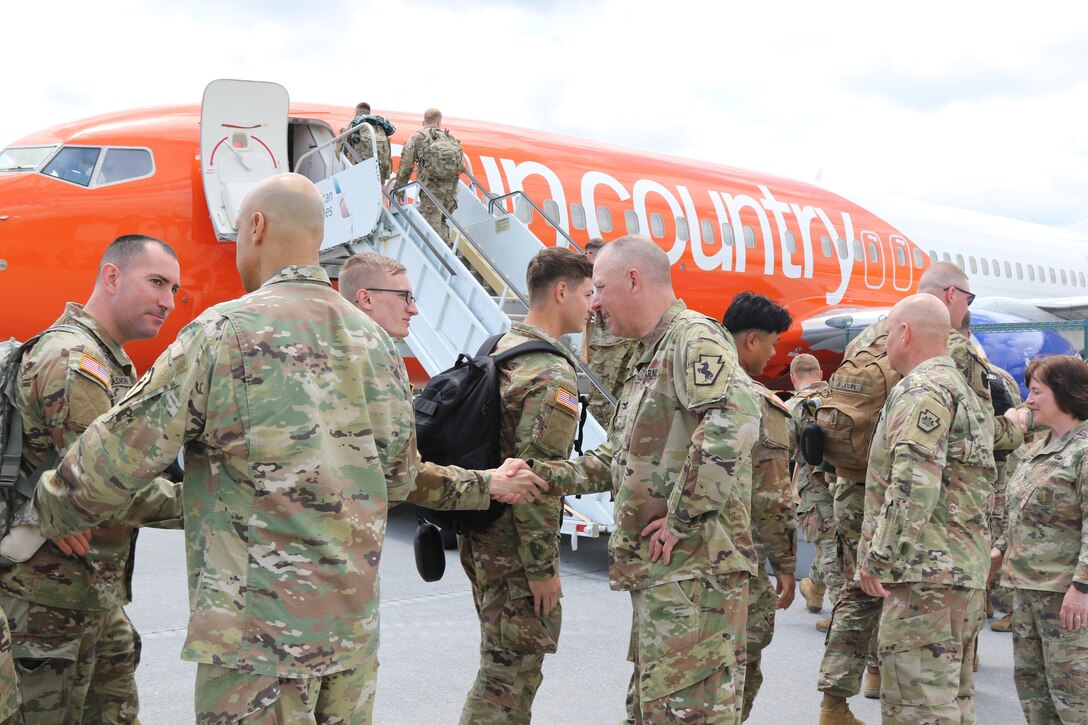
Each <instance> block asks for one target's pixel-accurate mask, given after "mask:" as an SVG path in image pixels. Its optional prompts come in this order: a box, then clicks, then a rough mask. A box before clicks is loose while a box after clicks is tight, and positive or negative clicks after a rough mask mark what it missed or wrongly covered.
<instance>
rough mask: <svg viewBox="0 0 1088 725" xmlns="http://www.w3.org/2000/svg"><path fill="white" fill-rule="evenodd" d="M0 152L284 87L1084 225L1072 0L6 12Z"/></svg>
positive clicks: (626, 1)
mask: <svg viewBox="0 0 1088 725" xmlns="http://www.w3.org/2000/svg"><path fill="white" fill-rule="evenodd" d="M3 15H4V17H3V25H4V30H3V32H2V36H0V61H2V64H0V67H2V68H3V69H4V81H5V82H4V87H5V92H4V104H3V112H2V113H0V144H2V145H7V144H8V143H10V142H11V141H14V140H15V139H17V138H19V137H21V136H23V135H25V134H27V133H30V132H32V131H34V130H36V129H38V128H42V127H45V126H49V125H53V124H55V123H60V122H65V121H70V120H74V119H77V118H80V117H83V116H89V115H93V114H96V113H101V112H106V111H110V110H116V109H122V108H132V107H139V106H148V105H158V104H167V103H196V102H199V100H200V97H201V93H202V92H203V89H204V86H205V84H206V83H207V82H208V81H210V80H212V79H215V78H224V77H235V78H248V79H258V80H270V81H276V82H278V83H281V84H282V85H284V86H285V87H286V88H287V90H288V91H289V92H290V94H291V97H292V98H293V99H295V100H301V101H313V102H322V103H340V104H343V105H345V106H351V105H354V103H355V102H356V101H358V100H362V99H366V100H369V101H370V102H371V104H373V105H374V107H375V110H376V112H380V111H382V110H399V111H409V112H419V111H422V109H423V108H426V107H428V106H438V107H439V108H441V109H442V110H443V112H444V113H445V114H446V116H447V117H449V116H458V117H465V118H477V119H485V120H490V121H496V122H501V123H508V124H512V125H517V126H526V127H532V128H540V129H544V130H547V131H552V132H556V133H563V134H570V135H575V136H582V137H587V138H593V139H600V140H603V141H608V142H611V143H618V144H624V145H629V146H635V147H640V148H646V149H654V150H658V151H663V152H666V153H672V154H677V155H680V156H688V157H693V158H698V159H702V160H707V161H714V162H718V163H723V164H728V165H731V166H738V167H741V168H749V169H755V170H760V171H766V172H770V173H775V174H779V175H783V176H787V177H791V178H796V179H800V180H803V181H816V180H817V179H819V180H820V181H821V183H823V184H825V185H827V186H829V187H831V188H833V189H838V190H854V191H860V192H865V193H869V194H890V195H895V196H901V197H907V198H913V199H921V200H926V201H932V202H936V203H941V204H948V205H951V206H959V207H965V208H969V209H976V210H979V211H985V212H990V213H995V214H1003V215H1006V216H1013V217H1018V218H1022V219H1028V220H1031V221H1037V222H1042V223H1046V224H1054V225H1059V226H1070V225H1074V224H1077V223H1079V222H1083V221H1084V220H1088V118H1086V117H1088V13H1086V12H1084V10H1083V5H1082V4H1081V3H1078V2H1067V3H1057V2H1035V3H1025V2H1022V1H1020V2H1015V3H1014V2H995V1H993V0H991V1H989V2H973V1H972V2H955V1H950V0H943V1H942V2H913V3H894V4H893V3H883V2H872V1H871V0H869V1H867V2H857V3H854V2H850V3H847V2H838V3H836V2H811V0H810V1H809V2H793V1H792V0H790V1H783V0H779V1H777V2H745V3H743V4H741V3H733V2H724V1H719V2H706V3H703V2H687V1H685V0H674V1H673V2H661V1H660V0H654V1H647V2H644V1H643V0H622V1H619V0H617V1H604V2H593V1H592V0H583V1H574V0H572V1H569V2H568V1H566V0H559V1H557V2H545V1H544V0H536V1H534V0H524V1H522V2H500V1H498V0H496V1H494V2H488V1H484V0H480V1H479V2H458V1H457V0H451V1H450V2H445V3H438V2H427V1H424V0H410V1H408V2H401V1H400V0H385V1H384V2H377V3H370V2H364V1H362V0H353V1H345V2H341V1H340V0H326V1H325V2H321V3H309V2H298V1H297V0H296V1H295V2H286V1H285V0H244V1H241V2H230V1H229V0H188V2H182V3H178V2H170V3H167V2H152V1H150V0H148V1H145V2H139V1H137V0H120V1H111V0H106V1H105V2H99V3H89V2H85V1H84V2H70V1H69V0H59V1H57V0H53V1H49V2H42V1H40V0H39V1H37V2H27V1H25V0H18V1H17V2H10V3H5V6H4V11H3Z"/></svg>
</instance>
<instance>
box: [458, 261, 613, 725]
mask: <svg viewBox="0 0 1088 725" xmlns="http://www.w3.org/2000/svg"><path fill="white" fill-rule="evenodd" d="M592 272H593V270H592V267H591V266H590V264H589V262H588V260H586V259H585V257H583V256H582V255H580V254H577V253H575V252H573V251H571V250H569V249H558V248H552V249H545V250H542V251H541V252H540V253H538V254H537V255H536V256H535V257H534V258H533V259H532V260H530V262H529V266H528V269H527V271H526V281H527V284H528V290H529V313H528V314H527V315H526V317H525V321H524V322H521V323H518V322H515V323H514V324H513V326H512V327H511V329H510V332H509V333H507V334H506V335H504V336H503V337H502V339H500V340H499V342H498V345H497V346H496V348H495V352H496V353H500V352H503V351H504V350H508V349H510V348H512V347H515V346H516V345H520V344H522V343H524V342H530V341H534V340H543V341H545V342H549V343H551V344H552V345H556V346H557V347H558V338H559V337H560V336H562V335H567V334H570V333H574V332H578V331H579V330H580V329H582V325H583V324H584V321H585V319H586V314H587V312H588V311H589V301H590V297H591V296H592V294H593V283H592V279H591V277H592ZM577 391H578V388H577V379H576V377H575V372H574V361H573V360H572V359H566V360H565V359H563V358H562V357H560V356H558V355H554V354H551V353H546V352H533V353H528V354H526V355H522V356H520V357H517V358H515V359H513V360H510V361H509V362H507V363H505V364H504V365H503V366H502V367H501V368H500V370H499V392H500V396H501V397H502V401H503V406H502V422H501V431H502V433H501V436H500V439H499V449H500V452H501V454H502V456H503V457H505V458H510V457H514V456H516V457H518V458H534V459H537V460H565V459H566V458H567V457H568V456H569V455H570V451H571V444H572V443H573V442H574V435H575V433H576V432H577V428H578V412H579V410H578V392H577ZM562 505H563V504H562V500H561V499H560V498H559V497H557V496H542V497H541V498H540V499H538V500H537V501H534V502H533V503H528V504H522V505H519V506H512V507H510V508H507V509H506V510H505V511H504V512H503V513H502V515H501V516H500V517H499V518H498V519H497V520H496V521H494V522H493V523H492V524H491V525H490V526H488V527H487V528H486V529H482V530H469V531H467V532H466V533H465V535H464V536H461V537H459V539H458V543H459V545H460V550H461V566H462V567H463V568H464V570H465V574H467V575H468V579H469V582H470V583H471V584H472V597H473V601H474V603H475V605H476V612H477V614H478V615H479V618H480V670H479V672H478V673H477V675H476V680H475V682H474V683H473V685H472V688H471V689H470V690H469V693H468V697H467V698H466V700H465V705H464V708H463V709H462V710H461V719H460V722H461V725H486V724H488V723H493V724H494V725H500V724H501V723H528V722H530V720H531V709H532V704H533V698H534V697H535V695H536V691H537V688H538V687H539V686H540V683H541V680H542V679H543V675H542V674H541V666H542V665H543V663H544V655H545V653H549V652H555V651H556V646H557V644H558V641H559V628H560V618H561V615H562V607H561V606H560V604H559V598H560V597H561V596H562V589H561V586H560V581H559V525H560V516H561V510H562Z"/></svg>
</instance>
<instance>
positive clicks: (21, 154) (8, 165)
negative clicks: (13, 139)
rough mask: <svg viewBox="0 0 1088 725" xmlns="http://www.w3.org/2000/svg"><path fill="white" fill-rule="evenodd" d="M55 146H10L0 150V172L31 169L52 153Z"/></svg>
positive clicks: (39, 164)
mask: <svg viewBox="0 0 1088 725" xmlns="http://www.w3.org/2000/svg"><path fill="white" fill-rule="evenodd" d="M55 148H56V146H11V147H9V148H6V149H4V150H3V151H0V172H2V171H33V170H34V169H36V168H38V167H39V166H41V164H42V162H43V161H45V160H46V158H48V156H49V154H51V153H53V149H55Z"/></svg>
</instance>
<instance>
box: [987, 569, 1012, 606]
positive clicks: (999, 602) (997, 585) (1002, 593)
mask: <svg viewBox="0 0 1088 725" xmlns="http://www.w3.org/2000/svg"><path fill="white" fill-rule="evenodd" d="M1012 592H1013V590H1012V589H1010V588H1009V587H1007V586H1005V585H1004V584H1002V583H1001V574H1000V573H999V574H998V575H997V576H996V577H995V578H994V580H993V582H992V583H991V584H990V589H989V591H988V594H989V595H990V599H991V600H992V601H993V602H994V604H995V605H996V606H997V607H998V608H999V609H1001V610H1002V611H1004V612H1008V613H1009V614H1012V596H1013V595H1012Z"/></svg>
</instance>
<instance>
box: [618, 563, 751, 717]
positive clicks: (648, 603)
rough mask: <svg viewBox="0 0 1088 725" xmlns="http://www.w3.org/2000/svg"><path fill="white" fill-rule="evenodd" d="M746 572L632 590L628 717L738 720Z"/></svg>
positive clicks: (741, 678) (742, 660) (742, 681)
mask: <svg viewBox="0 0 1088 725" xmlns="http://www.w3.org/2000/svg"><path fill="white" fill-rule="evenodd" d="M748 578H749V577H748V574H746V573H743V572H735V573H732V574H726V575H723V576H721V577H714V578H709V579H685V580H684V581H680V582H670V583H668V584H661V585H659V586H656V587H650V588H648V589H636V590H634V591H632V592H631V607H632V622H631V645H630V649H629V651H628V654H627V659H629V660H630V661H631V662H633V663H634V672H633V673H632V675H631V683H630V685H629V686H628V688H627V720H626V722H627V723H630V724H632V725H641V724H646V725H650V724H653V725H660V724H662V723H676V722H683V723H687V724H688V725H725V724H728V725H737V724H738V723H740V717H741V705H742V703H741V702H740V698H741V697H742V696H743V695H742V693H743V692H744V663H745V660H746V658H747V655H746V651H747V643H746V641H745V620H746V618H747V611H748V607H747V605H746V603H747V601H748Z"/></svg>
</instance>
